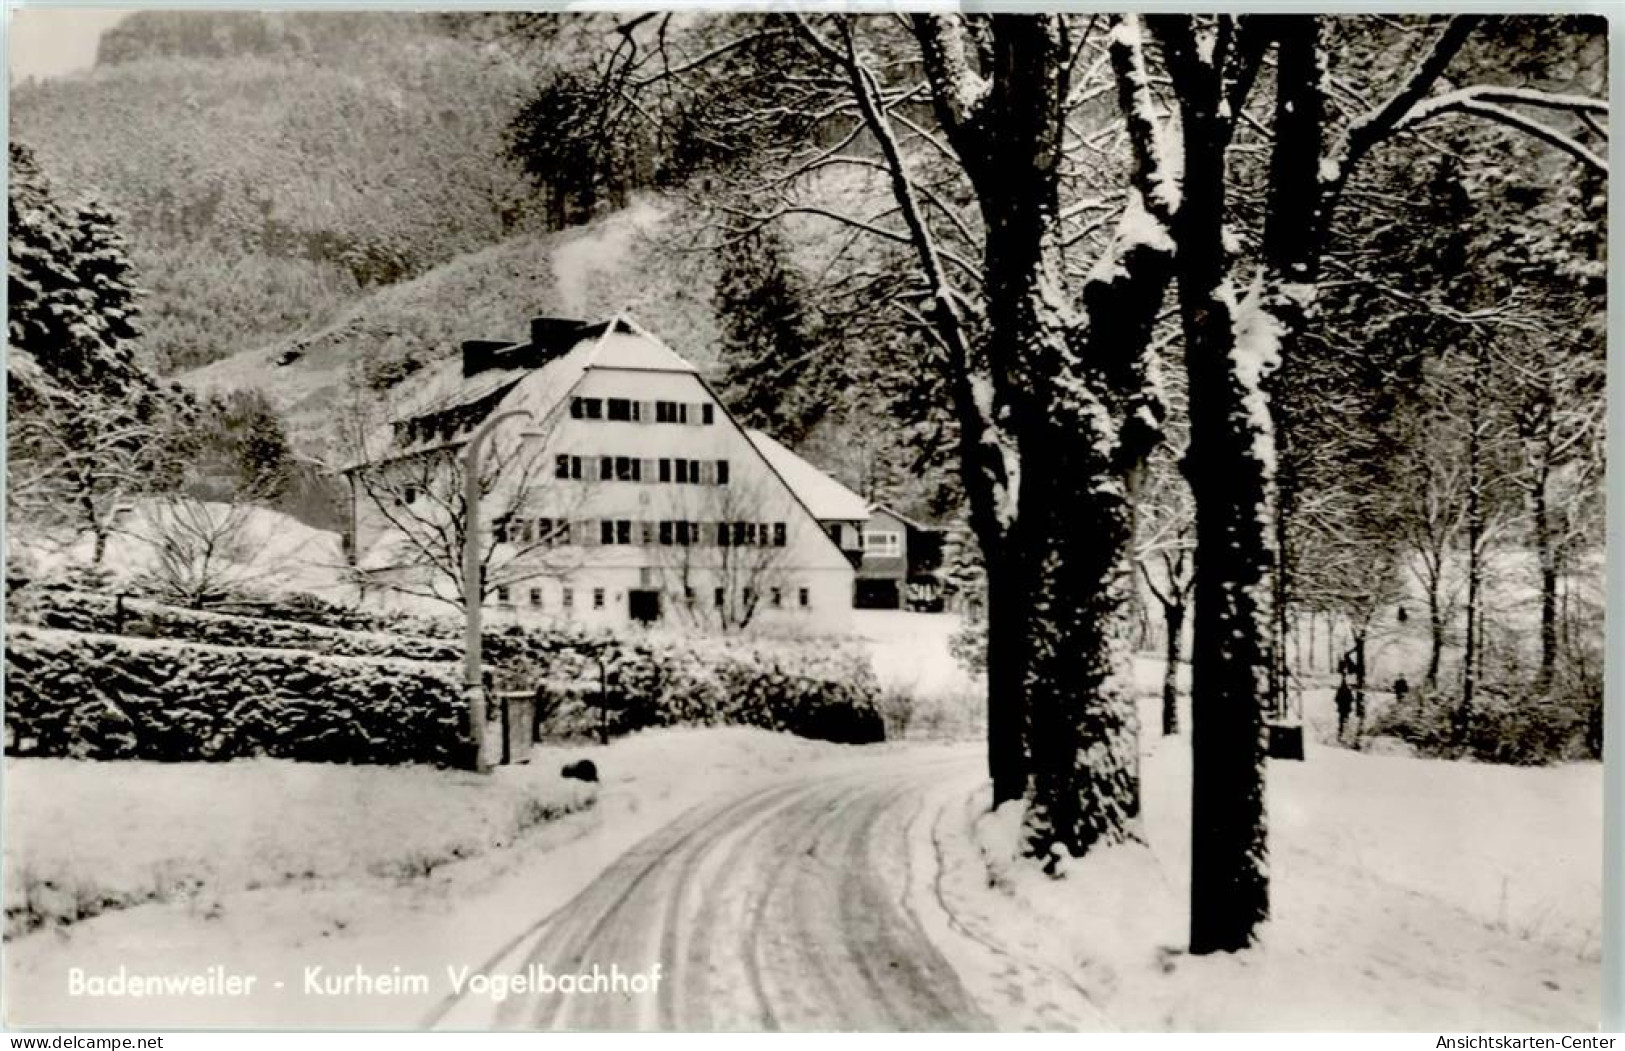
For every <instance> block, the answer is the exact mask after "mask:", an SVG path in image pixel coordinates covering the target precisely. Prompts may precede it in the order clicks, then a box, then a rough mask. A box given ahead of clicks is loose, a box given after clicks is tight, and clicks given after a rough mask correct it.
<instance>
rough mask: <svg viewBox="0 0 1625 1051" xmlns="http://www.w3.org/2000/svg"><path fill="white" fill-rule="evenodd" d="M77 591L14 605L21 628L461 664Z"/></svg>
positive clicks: (447, 650)
mask: <svg viewBox="0 0 1625 1051" xmlns="http://www.w3.org/2000/svg"><path fill="white" fill-rule="evenodd" d="M122 606H123V613H122V614H121V613H120V611H119V607H120V602H119V600H118V599H117V598H115V597H114V596H111V595H104V594H91V593H88V592H80V591H56V590H50V591H41V592H39V593H37V594H36V595H33V596H31V597H29V598H28V599H27V600H19V601H18V602H17V603H16V604H14V608H13V617H14V619H16V620H20V621H22V622H24V623H30V624H38V625H40V626H41V627H46V628H61V629H64V630H67V631H84V632H93V633H97V634H105V635H125V634H130V635H144V636H147V637H150V638H160V639H180V640H183V641H186V642H203V643H210V644H212V645H217V646H248V647H255V648H260V649H288V650H309V651H311V652H314V653H326V654H333V655H337V656H345V657H401V658H404V659H406V660H416V661H456V660H461V659H462V656H463V648H462V645H461V643H460V642H453V641H451V640H449V639H431V638H424V637H422V636H419V635H398V634H386V633H382V632H376V631H375V632H365V631H350V630H345V629H343V628H331V627H323V626H320V625H319V624H316V623H308V622H307V623H301V622H299V621H290V620H270V619H266V618H263V617H243V616H235V615H231V614H225V613H210V612H203V611H199V610H190V609H183V608H181V607H179V606H166V605H163V604H161V603H157V602H148V601H144V600H141V599H129V600H125V601H124V602H123V603H122Z"/></svg>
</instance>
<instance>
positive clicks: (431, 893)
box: [0, 728, 875, 1028]
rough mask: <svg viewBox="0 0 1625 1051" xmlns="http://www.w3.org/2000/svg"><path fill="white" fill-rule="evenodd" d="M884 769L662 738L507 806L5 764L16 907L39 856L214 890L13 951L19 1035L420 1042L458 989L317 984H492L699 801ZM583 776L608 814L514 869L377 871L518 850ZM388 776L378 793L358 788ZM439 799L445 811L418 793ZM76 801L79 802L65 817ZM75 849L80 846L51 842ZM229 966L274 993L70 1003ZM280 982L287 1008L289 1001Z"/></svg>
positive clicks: (342, 778) (809, 746)
mask: <svg viewBox="0 0 1625 1051" xmlns="http://www.w3.org/2000/svg"><path fill="white" fill-rule="evenodd" d="M873 754H875V753H874V750H873V749H869V750H865V749H862V748H853V747H849V746H841V745H831V744H827V743H823V742H814V741H807V740H803V739H800V738H796V737H790V736H788V735H781V734H774V733H769V732H767V731H762V730H754V729H744V728H718V729H704V730H681V729H679V730H664V731H659V732H650V733H644V734H638V735H635V736H632V737H629V738H625V739H622V740H619V741H616V742H614V743H612V744H610V745H609V746H608V747H597V746H590V747H579V748H568V749H564V748H554V747H541V748H538V749H536V750H535V752H534V754H533V757H532V760H531V762H530V763H529V764H528V765H527V766H523V767H515V768H509V769H506V770H503V771H500V772H499V773H498V774H497V775H496V776H495V778H494V779H493V783H492V784H491V785H490V786H489V787H490V788H495V789H497V792H498V793H499V795H498V800H497V801H496V802H490V801H488V795H489V793H488V792H486V791H485V790H484V789H482V788H480V787H479V786H474V787H473V788H472V790H470V791H465V790H464V788H465V782H467V781H470V780H471V778H472V775H464V774H448V773H440V772H436V771H430V770H418V771H412V770H363V769H359V768H349V767H333V766H316V765H306V764H291V763H270V762H255V763H244V764H237V763H233V764H225V765H219V766H210V765H202V764H197V765H193V764H187V765H176V766H172V767H169V768H167V770H165V769H153V768H150V767H149V768H148V769H146V770H142V769H141V768H140V767H141V766H145V764H141V765H139V766H138V765H136V764H89V763H72V762H67V761H41V762H39V763H19V762H17V761H8V767H7V780H6V801H7V808H8V813H7V817H8V819H10V818H12V817H13V815H16V816H17V817H18V819H19V820H21V821H24V822H26V825H27V827H26V828H19V826H18V825H17V824H14V823H12V821H10V820H8V822H7V824H8V831H7V844H8V851H7V854H6V858H5V862H6V870H7V876H6V878H7V880H8V900H10V896H9V881H10V880H11V879H12V878H13V877H12V870H13V867H14V866H15V867H16V868H17V870H18V872H19V873H20V872H22V871H24V869H23V865H24V864H26V863H27V859H30V858H32V859H35V861H34V864H36V865H43V864H45V863H46V861H45V859H52V860H53V863H61V864H64V865H67V866H68V867H69V868H71V869H73V870H74V871H77V872H80V873H81V874H87V873H93V872H94V871H95V870H96V868H97V867H98V866H101V865H103V864H106V865H108V866H110V872H113V873H127V875H128V878H129V879H132V880H138V879H140V878H142V876H143V874H144V873H146V872H151V871H154V868H155V867H156V870H157V871H159V872H160V873H161V872H162V871H163V865H162V862H163V860H164V859H166V858H178V859H186V860H187V862H188V863H194V867H193V868H191V869H189V870H187V871H189V872H190V873H192V874H194V875H198V874H201V875H203V876H204V877H205V879H206V882H205V883H204V884H203V885H202V886H197V885H195V884H194V885H192V886H190V887H188V888H182V890H183V892H182V893H178V894H176V895H174V896H173V897H172V900H169V901H167V902H163V903H154V904H148V905H142V906H139V907H135V908H127V909H119V910H117V911H111V912H107V913H105V914H103V915H99V916H96V917H94V918H91V919H87V920H84V921H82V922H79V923H75V924H73V925H71V926H67V927H61V928H46V929H41V930H37V931H35V932H34V933H32V934H29V935H27V936H24V937H20V938H15V939H10V940H8V941H7V942H6V945H5V951H4V972H3V974H4V979H3V981H0V995H3V1011H4V1018H5V1021H6V1022H7V1023H8V1024H10V1025H14V1026H46V1027H50V1026H69V1025H72V1026H75V1027H80V1028H83V1027H90V1026H121V1027H129V1026H152V1027H159V1028H165V1027H174V1026H230V1027H277V1026H284V1027H297V1028H308V1027H350V1026H375V1027H376V1026H413V1025H416V1024H418V1022H419V1021H420V1019H422V1018H424V1017H426V1016H427V1015H428V1013H429V1011H430V1010H431V1009H432V1008H433V1007H434V1006H435V1004H436V1002H437V1001H438V1000H439V999H440V998H441V997H442V996H444V995H445V992H446V989H445V988H444V987H443V986H442V985H437V986H436V987H435V988H434V989H432V990H431V991H430V992H429V993H428V994H427V995H423V996H418V997H413V996H406V997H373V998H369V997H336V998H323V997H315V996H306V995H304V994H303V991H302V979H303V969H304V968H305V967H306V966H323V967H326V968H327V971H328V973H335V974H336V973H348V972H350V971H351V970H353V969H354V968H355V967H357V966H363V967H366V968H368V969H369V970H371V971H373V972H375V973H388V972H390V970H391V969H392V968H394V967H400V968H402V970H403V971H404V972H408V973H412V972H420V971H421V972H428V973H432V974H436V975H443V974H444V973H445V968H446V967H447V966H448V964H452V963H468V964H471V965H473V964H477V963H478V962H479V961H480V960H483V959H484V958H485V957H486V956H487V955H488V954H489V952H490V951H491V949H492V948H493V947H495V946H497V945H500V944H501V943H503V942H504V941H506V940H507V939H509V938H511V937H513V936H514V935H516V934H518V933H519V932H521V931H522V930H524V929H525V928H527V927H528V926H529V925H531V924H532V923H533V922H534V921H535V920H537V919H538V918H539V917H541V916H543V915H545V914H546V913H547V912H549V911H550V910H551V909H553V908H555V907H556V906H558V905H559V904H561V903H563V902H564V901H566V900H568V899H569V898H571V897H572V896H574V895H575V894H576V893H577V892H578V891H579V890H581V888H583V887H584V886H586V885H587V884H588V883H589V882H590V881H591V880H592V879H593V878H594V877H595V876H596V875H597V874H598V873H599V872H601V871H602V870H603V868H604V867H605V866H607V865H608V864H609V863H610V862H612V861H613V860H614V859H615V858H616V857H618V856H620V855H621V854H622V853H624V852H625V851H626V850H627V849H629V848H630V847H631V846H632V845H633V844H635V843H636V842H637V841H638V840H640V839H642V838H643V837H644V836H646V835H649V834H650V833H652V832H653V831H655V830H657V829H659V828H661V827H663V826H664V825H666V824H667V823H669V822H670V821H671V820H673V819H674V818H675V817H676V816H677V815H678V814H680V813H682V812H683V811H684V810H686V809H688V808H689V807H691V806H693V805H694V804H696V803H697V802H699V801H700V800H703V799H706V798H709V797H711V796H714V795H718V794H722V793H727V792H730V791H739V790H742V789H743V788H744V787H746V786H750V785H753V784H758V783H762V782H764V781H767V780H771V779H772V778H774V777H775V776H782V775H784V774H785V773H787V772H789V771H792V770H796V769H800V768H804V767H807V766H809V765H810V764H815V763H834V764H837V765H841V764H846V763H850V762H852V761H853V759H854V757H858V758H867V757H869V756H872V755H873ZM580 758H587V759H592V760H593V761H594V762H595V763H596V764H597V767H598V770H599V774H600V777H601V784H600V785H599V788H598V792H597V802H596V805H594V806H593V807H592V808H591V809H590V810H587V811H585V812H582V813H577V814H573V815H570V816H568V817H565V818H563V819H562V820H558V821H554V822H550V823H548V824H546V825H544V826H540V827H539V828H537V829H534V830H532V831H531V832H529V833H527V834H525V835H522V836H504V837H502V838H504V841H505V842H506V843H507V847H506V848H505V849H502V850H490V851H488V852H486V853H484V854H479V855H477V856H475V857H473V858H471V859H469V860H464V861H455V862H453V861H449V860H448V861H447V862H446V863H445V864H442V865H440V866H439V867H436V868H434V869H433V870H432V872H431V873H430V874H429V875H427V876H421V874H420V878H413V879H403V878H402V877H401V874H397V873H393V872H392V871H391V869H390V867H389V865H387V864H386V865H384V866H383V867H382V868H381V869H379V871H382V872H385V873H386V874H385V875H378V874H375V873H374V872H372V871H369V863H368V859H373V860H374V861H376V860H377V859H392V860H393V859H395V858H399V857H406V858H411V857H413V856H414V851H415V848H414V846H413V845H414V844H422V845H426V846H427V848H428V849H429V851H430V853H431V854H432V853H434V852H437V851H440V850H442V849H443V847H444V846H445V845H446V844H448V843H456V842H459V841H461V840H462V838H463V837H465V836H467V835H470V834H471V831H472V830H479V831H481V832H482V833H483V834H484V835H487V836H491V835H501V829H502V822H501V820H500V819H501V817H502V816H503V815H506V814H508V813H511V811H510V810H509V809H508V805H509V804H511V803H517V802H518V801H519V800H520V799H521V798H522V797H523V796H524V795H525V793H526V791H527V790H526V788H525V786H527V785H532V784H537V783H541V784H548V785H556V784H557V783H558V780H559V779H558V778H557V777H556V776H555V775H556V773H557V771H558V769H559V768H560V767H561V766H562V765H563V764H564V763H565V762H568V761H571V760H574V759H580ZM236 768H241V769H236ZM109 775H112V776H109ZM127 775H129V776H132V777H133V781H132V783H133V784H136V785H140V784H141V782H142V776H143V775H149V785H151V786H152V788H151V791H150V792H149V793H148V795H147V798H148V800H149V801H151V800H152V799H153V798H155V797H156V796H167V797H168V798H170V799H171V800H172V802H173V803H174V805H175V806H176V808H177V811H176V813H175V814H174V817H173V819H171V820H166V817H168V815H167V814H166V813H165V812H164V811H162V810H158V811H156V812H154V811H152V810H149V809H148V808H145V807H140V806H135V805H127V804H125V803H124V802H122V801H121V800H120V799H119V798H118V797H119V795H120V794H121V793H120V792H119V789H120V787H121V785H122V784H123V783H124V782H123V778H125V777H126V776H127ZM372 777H375V778H376V779H377V783H376V784H373V785H370V786H369V787H367V788H356V787H354V786H355V785H357V784H359V783H362V782H365V781H366V780H367V779H368V778H372ZM435 779H439V781H440V784H441V789H440V791H441V792H442V793H443V794H444V795H445V797H446V798H443V799H440V798H432V796H433V795H434V794H435V793H430V795H429V796H426V795H425V794H424V793H423V792H422V791H421V790H420V789H422V788H424V787H426V786H427V785H429V784H430V783H431V782H433V781H434V780H435ZM391 781H393V783H394V785H395V786H397V787H401V789H402V790H401V792H400V798H398V799H392V798H389V797H390V795H391V793H390V792H389V791H387V790H384V789H386V788H388V787H389V783H390V782H391ZM182 783H189V785H190V788H191V790H193V791H194V792H195V793H196V799H195V801H193V802H186V801H183V800H182V799H181V797H179V796H177V795H175V794H174V792H173V789H174V788H175V787H176V786H178V785H180V784H182ZM324 784H325V785H326V786H327V787H326V788H325V789H324V788H321V787H319V786H321V785H324ZM64 786H72V791H64V792H63V794H62V798H60V799H52V798H50V796H51V794H52V793H53V792H56V791H58V790H62V789H63V788H64ZM347 786H348V787H347ZM565 791H567V792H572V793H573V792H576V791H579V789H575V788H567V789H565ZM135 794H136V795H137V796H138V797H140V796H141V795H142V793H141V792H139V791H137V792H136V793H135ZM476 799H478V800H480V801H479V802H475V800H476ZM504 800H505V801H506V802H505V801H504ZM235 824H240V825H242V826H243V827H242V828H235V827H233V826H234V825H235ZM58 837H62V838H63V839H64V842H62V843H52V842H49V840H51V839H54V838H58ZM351 837H353V840H352V842H351V843H350V844H348V845H347V844H346V839H347V838H351ZM490 845H491V846H494V842H493V843H491V844H490ZM120 850H128V851H130V852H131V855H130V859H128V860H125V859H120V858H119V857H118V856H117V855H118V852H119V851H120ZM347 853H351V854H353V857H347V856H346V855H347ZM255 859H259V860H260V862H262V863H264V864H265V865H267V866H268V867H266V868H265V870H264V871H265V877H266V878H264V879H257V878H255V877H252V876H248V875H247V874H246V868H253V867H255V866H254V865H252V864H250V865H247V866H246V867H245V865H244V864H243V863H244V862H254V861H255ZM291 859H300V860H298V861H296V862H294V865H295V867H296V868H297V867H298V866H301V865H303V866H312V865H314V866H317V868H316V873H315V875H314V877H311V878H297V879H294V880H293V881H291V882H289V881H287V876H288V874H289V873H288V863H289V861H290V860H291ZM408 868H410V866H408ZM298 875H299V876H301V877H303V876H304V872H303V871H300V872H299V873H298ZM110 878H114V877H110ZM117 878H119V879H122V878H124V877H123V876H119V877H117ZM256 883H257V884H258V885H255V884H256ZM215 964H218V965H220V966H222V967H225V968H226V969H227V970H228V971H229V972H231V973H234V974H243V975H257V976H259V981H258V983H257V990H256V993H257V995H253V996H247V997H236V998H206V997H204V998H200V997H190V996H188V997H165V996H158V997H148V998H140V999H131V998H123V999H88V998H84V997H74V996H70V995H69V986H68V978H69V974H70V970H71V969H72V968H76V967H77V968H82V969H84V970H85V971H86V972H91V973H101V974H108V973H112V972H114V971H116V970H117V969H118V968H119V967H120V966H123V967H126V968H128V969H129V971H130V972H131V973H139V974H176V973H200V972H202V971H203V970H204V969H205V968H206V967H208V966H210V965H215ZM277 981H281V982H283V983H284V988H281V989H276V988H274V986H273V983H274V982H277Z"/></svg>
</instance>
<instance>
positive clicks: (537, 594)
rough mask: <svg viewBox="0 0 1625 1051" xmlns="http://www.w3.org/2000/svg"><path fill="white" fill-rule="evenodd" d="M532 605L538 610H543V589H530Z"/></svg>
mask: <svg viewBox="0 0 1625 1051" xmlns="http://www.w3.org/2000/svg"><path fill="white" fill-rule="evenodd" d="M530 604H531V605H532V606H535V607H536V608H537V609H541V608H542V589H541V588H531V589H530Z"/></svg>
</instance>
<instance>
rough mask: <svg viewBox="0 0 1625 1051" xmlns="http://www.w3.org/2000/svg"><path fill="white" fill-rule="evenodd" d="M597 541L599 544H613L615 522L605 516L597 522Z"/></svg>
mask: <svg viewBox="0 0 1625 1051" xmlns="http://www.w3.org/2000/svg"><path fill="white" fill-rule="evenodd" d="M598 542H599V543H600V544H613V543H614V542H615V523H614V522H611V521H610V520H609V519H607V518H606V519H604V520H603V521H602V522H599V523H598Z"/></svg>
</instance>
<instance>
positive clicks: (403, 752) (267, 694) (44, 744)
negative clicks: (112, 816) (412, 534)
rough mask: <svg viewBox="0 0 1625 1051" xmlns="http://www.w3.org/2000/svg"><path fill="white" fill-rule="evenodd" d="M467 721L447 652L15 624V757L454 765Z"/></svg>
mask: <svg viewBox="0 0 1625 1051" xmlns="http://www.w3.org/2000/svg"><path fill="white" fill-rule="evenodd" d="M466 722H467V717H466V714H465V708H464V706H463V702H462V697H461V694H460V691H459V689H458V685H457V668H456V666H455V665H450V664H431V663H422V662H414V661H405V660H381V659H373V658H363V657H337V656H321V655H317V654H311V653H303V652H299V651H295V650H277V649H246V648H226V647H220V646H210V645H197V644H190V643H178V642H172V641H169V640H158V639H133V638H123V637H117V636H110V635H90V634H81V633H77V632H71V631H56V630H50V629H40V628H32V627H21V626H16V625H13V626H11V627H10V628H9V630H8V632H7V638H6V751H7V752H8V753H9V754H12V755H34V756H76V757H83V758H91V759H156V760H166V761H178V760H223V759H234V758H238V757H241V756H256V755H263V756H271V757H275V758H283V759H302V760H307V761H313V762H339V763H413V762H417V763H438V764H448V765H456V764H458V763H459V762H460V759H461V751H462V745H461V742H462V741H463V739H464V732H465V731H464V729H463V728H464V727H465V726H466Z"/></svg>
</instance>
